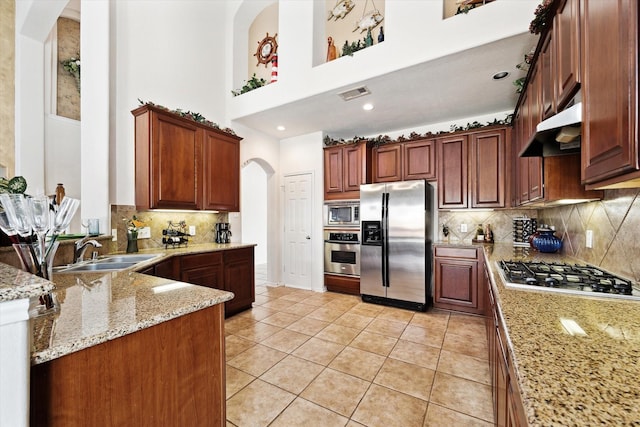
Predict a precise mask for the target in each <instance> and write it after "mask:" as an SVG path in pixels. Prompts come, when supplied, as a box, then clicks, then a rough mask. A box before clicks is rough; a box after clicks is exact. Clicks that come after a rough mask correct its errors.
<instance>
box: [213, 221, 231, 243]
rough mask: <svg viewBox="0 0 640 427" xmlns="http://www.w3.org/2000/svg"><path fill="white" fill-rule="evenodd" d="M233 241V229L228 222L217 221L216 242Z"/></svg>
mask: <svg viewBox="0 0 640 427" xmlns="http://www.w3.org/2000/svg"><path fill="white" fill-rule="evenodd" d="M229 242H231V230H230V228H229V223H228V222H217V223H216V243H229Z"/></svg>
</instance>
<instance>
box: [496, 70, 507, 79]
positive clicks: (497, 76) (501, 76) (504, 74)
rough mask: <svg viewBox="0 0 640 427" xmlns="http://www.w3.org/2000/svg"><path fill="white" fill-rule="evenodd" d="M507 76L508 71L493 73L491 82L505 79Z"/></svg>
mask: <svg viewBox="0 0 640 427" xmlns="http://www.w3.org/2000/svg"><path fill="white" fill-rule="evenodd" d="M508 75H509V72H508V71H500V72H499V73H495V74H494V75H493V80H500V79H504V78H505V77H507V76H508Z"/></svg>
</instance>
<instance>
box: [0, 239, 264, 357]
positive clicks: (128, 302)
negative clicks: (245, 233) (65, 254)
mask: <svg viewBox="0 0 640 427" xmlns="http://www.w3.org/2000/svg"><path fill="white" fill-rule="evenodd" d="M252 246H255V244H239V243H229V244H215V243H211V244H201V245H192V246H187V247H182V248H176V249H164V248H158V249H147V250H143V251H140V253H144V254H156V255H157V257H155V258H153V259H151V260H149V261H145V262H141V263H139V264H136V265H135V268H134V269H127V270H120V271H111V272H103V273H86V272H84V273H73V274H68V273H54V276H53V283H52V282H49V281H46V280H43V279H41V278H39V277H36V276H33V275H31V274H28V273H25V272H23V271H20V270H18V269H15V268H13V267H10V266H7V265H4V264H1V263H0V301H9V300H13V299H20V298H34V297H38V296H40V295H42V294H45V293H47V292H50V291H52V290H53V294H54V296H55V298H56V300H57V302H58V303H59V306H60V308H59V310H58V311H56V312H54V313H50V314H47V315H43V316H39V317H36V318H33V319H31V322H32V325H33V344H32V353H31V363H32V365H36V364H40V363H43V362H47V361H50V360H52V359H55V358H58V357H62V356H64V355H66V354H69V353H73V352H75V351H79V350H82V349H85V348H88V347H91V346H94V345H97V344H100V343H103V342H106V341H109V340H112V339H115V338H118V337H121V336H123V335H126V334H129V333H133V332H136V331H138V330H142V329H145V328H148V327H150V326H153V325H156V324H158V323H161V322H164V321H167V320H170V319H173V318H176V317H179V316H182V315H185V314H188V313H191V312H194V311H197V310H201V309H203V308H206V307H209V306H212V305H215V304H221V303H224V302H225V301H229V300H231V299H232V298H233V293H230V292H226V291H222V290H217V289H211V288H207V287H202V286H197V285H192V284H188V283H183V282H178V281H175V280H170V279H163V278H159V277H153V276H149V275H145V274H140V273H136V272H135V271H140V270H143V269H145V268H147V267H149V266H150V265H153V264H155V263H158V262H161V261H163V260H166V259H169V258H171V257H173V256H178V255H183V254H196V253H206V252H213V251H223V250H229V249H237V248H244V247H252Z"/></svg>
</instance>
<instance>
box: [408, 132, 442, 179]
mask: <svg viewBox="0 0 640 427" xmlns="http://www.w3.org/2000/svg"><path fill="white" fill-rule="evenodd" d="M402 157H403V159H404V168H403V179H406V180H409V179H421V178H424V179H429V180H431V179H436V142H435V140H433V139H429V140H425V141H415V142H406V143H404V144H403V145H402Z"/></svg>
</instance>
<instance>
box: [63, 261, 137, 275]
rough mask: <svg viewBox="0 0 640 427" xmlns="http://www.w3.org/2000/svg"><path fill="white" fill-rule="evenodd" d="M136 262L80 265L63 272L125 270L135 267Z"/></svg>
mask: <svg viewBox="0 0 640 427" xmlns="http://www.w3.org/2000/svg"><path fill="white" fill-rule="evenodd" d="M136 264H137V263H136V262H102V263H96V264H80V265H72V266H70V267H67V268H66V269H64V270H62V272H74V273H75V272H78V271H108V270H124V269H125V268H129V267H133V266H134V265H136Z"/></svg>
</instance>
